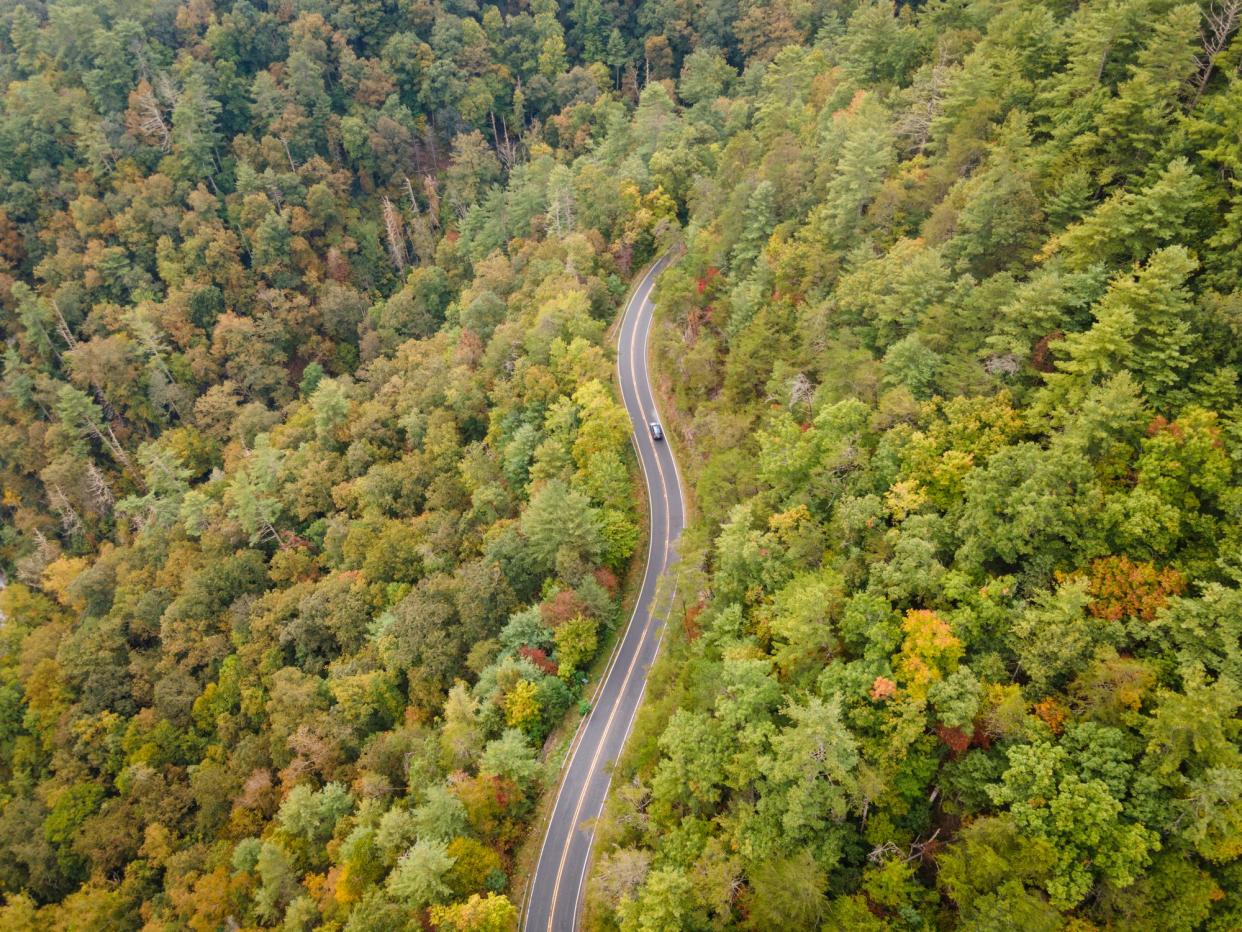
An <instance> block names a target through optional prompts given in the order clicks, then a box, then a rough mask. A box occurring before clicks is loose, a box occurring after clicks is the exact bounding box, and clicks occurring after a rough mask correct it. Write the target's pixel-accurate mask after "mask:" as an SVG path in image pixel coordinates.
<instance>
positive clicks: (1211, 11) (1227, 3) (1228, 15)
mask: <svg viewBox="0 0 1242 932" xmlns="http://www.w3.org/2000/svg"><path fill="white" fill-rule="evenodd" d="M1239 17H1242V0H1223V2H1221V3H1213V4H1212V5H1211V6H1210V7H1208V8H1207V9H1206V10H1204V11H1203V19H1204V21H1205V22H1204V28H1203V29H1202V30H1201V33H1200V35H1201V36H1202V39H1203V54H1202V55H1199V56H1196V61H1197V62H1198V64H1199V75H1198V77H1197V78H1196V79H1195V92H1194V95H1193V96H1192V97H1191V99H1190V109H1191V110H1193V109H1194V108H1195V106H1196V105H1197V104H1198V103H1199V98H1201V97H1202V96H1203V92H1204V90H1206V89H1207V84H1208V81H1210V80H1211V79H1212V70H1213V69H1214V68H1215V67H1216V56H1217V55H1219V54H1220V53H1221V52H1222V51H1224V49H1225V46H1226V45H1227V44H1228V43H1229V37H1230V36H1231V35H1233V33H1234V31H1235V30H1236V29H1237V28H1238V19H1239Z"/></svg>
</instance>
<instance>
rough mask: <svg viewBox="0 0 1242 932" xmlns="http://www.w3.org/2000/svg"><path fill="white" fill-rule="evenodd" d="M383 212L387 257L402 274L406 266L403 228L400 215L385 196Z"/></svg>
mask: <svg viewBox="0 0 1242 932" xmlns="http://www.w3.org/2000/svg"><path fill="white" fill-rule="evenodd" d="M382 203H383V210H384V235H385V237H386V238H387V239H388V255H389V256H391V257H392V264H393V265H395V266H396V267H397V271H398V272H404V271H405V266H406V257H405V227H404V225H403V224H402V222H401V214H400V213H399V212H398V211H397V208H396V207H394V206H393V203H392V201H390V200H389V199H388V196H387V195H385V196H384V199H383V202H382Z"/></svg>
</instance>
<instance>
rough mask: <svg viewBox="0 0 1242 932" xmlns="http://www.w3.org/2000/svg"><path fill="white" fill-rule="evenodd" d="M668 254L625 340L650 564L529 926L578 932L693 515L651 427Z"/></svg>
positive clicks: (559, 814)
mask: <svg viewBox="0 0 1242 932" xmlns="http://www.w3.org/2000/svg"><path fill="white" fill-rule="evenodd" d="M667 261H668V257H667V256H665V257H664V258H663V259H661V260H660V261H659V262H657V263H656V264H655V265H654V266H652V267H651V269H649V270H648V272H647V274H646V275H644V276H643V278H642V281H640V282H639V283H638V287H637V288H636V289H635V290H634V294H633V297H631V299H630V303H629V304H628V305H627V306H626V308H625V315H624V317H623V318H622V320H621V330H620V334H619V336H618V344H617V375H618V378H619V382H620V385H621V395H622V398H623V400H624V402H625V409H626V411H628V412H629V415H630V420H631V421H632V422H633V424H634V437H633V440H634V447H635V449H636V450H637V451H638V459H639V461H640V463H641V464H642V469H643V476H644V478H645V480H646V483H647V500H648V502H650V506H651V534H650V538H649V540H650V543H649V546H648V551H647V568H646V570H645V572H644V574H643V581H642V588H640V589H639V592H638V599H637V601H636V602H635V603H634V613H633V614H632V615H631V616H630V621H629V625H628V626H627V627H626V629H625V633H624V636H623V637H622V638H621V642H620V644H619V645H618V646H617V648H616V649H615V651H614V652H613V655H612V659H611V660H610V661H609V665H608V669H607V671H606V672H605V674H604V680H603V685H602V686H601V687H600V689H599V690H598V692H597V694H596V697H595V705H594V707H593V708H592V709H591V713H590V715H589V716H587V719H586V721H585V722H584V723H583V725H582V726H581V727H580V728H579V730H578V733H577V735H576V736H575V739H574V744H573V746H572V747H571V748H570V758H569V765H568V766H567V767H566V768H565V771H564V775H563V778H562V781H561V787H560V790H559V791H558V792H557V796H556V802H555V804H554V806H553V809H552V815H551V818H550V819H549V821H548V831H547V834H546V835H545V836H544V839H543V847H542V848H541V849H540V852H539V863H538V864H537V865H536V867H535V878H534V880H533V881H532V883H531V893H530V899H529V902H528V905H527V907H526V918H525V923H524V928H525V929H527V930H529V932H536V930H538V932H544V930H547V932H569V930H572V929H574V928H575V927H576V926H577V924H578V912H579V910H580V909H581V906H582V895H583V891H584V889H585V887H586V872H587V865H588V863H589V861H590V857H591V843H592V841H593V840H594V837H595V819H597V818H598V817H599V815H600V813H601V812H602V811H603V808H604V800H605V798H606V797H607V796H608V786H609V784H610V783H611V782H612V764H613V762H614V761H615V760H616V758H617V756H618V755H619V754H620V753H621V749H622V748H623V747H624V746H625V739H626V738H627V737H628V736H629V733H630V728H631V727H633V724H634V717H635V715H636V714H637V712H638V706H639V704H640V703H641V701H642V697H643V690H644V688H645V687H646V685H647V670H648V668H649V667H650V666H651V664H652V662H653V661H654V660H655V657H656V653H657V652H658V650H659V647H660V641H661V638H662V634H663V630H664V621H663V619H662V618H659V617H657V606H656V604H655V602H656V590H657V583H658V581H659V579H660V576H661V574H662V573H663V572H664V570H665V569H667V568H668V566H669V565H670V563H671V562H672V561H673V560H674V559H675V556H676V552H675V550H674V547H675V545H676V542H677V538H678V537H679V536H680V534H681V530H682V527H683V524H684V521H685V507H684V504H683V502H682V497H681V486H680V484H679V482H678V477H677V464H676V462H675V461H674V460H673V453H672V450H670V449H669V446H668V443H667V442H664V441H656V440H654V439H653V438H652V436H651V431H650V429H649V428H648V421H650V420H651V415H652V414H653V413H654V412H655V410H656V405H655V396H654V395H653V394H652V391H651V382H650V379H649V378H648V375H647V341H648V338H649V336H650V334H651V318H652V314H653V312H654V311H655V305H654V304H653V303H652V302H651V289H652V287H653V286H654V285H655V279H656V276H657V275H659V273H660V272H661V270H663V268H664V266H665V265H666V264H667ZM672 599H673V594H672V593H668V594H667V595H665V594H664V593H661V599H660V601H661V606H662V607H663V609H664V611H667V606H668V605H669V604H671V602H672Z"/></svg>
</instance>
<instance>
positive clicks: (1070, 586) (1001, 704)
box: [591, 0, 1242, 932]
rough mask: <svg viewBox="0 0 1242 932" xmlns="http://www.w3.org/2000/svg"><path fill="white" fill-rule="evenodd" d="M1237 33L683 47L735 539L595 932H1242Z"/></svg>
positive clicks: (1191, 15)
mask: <svg viewBox="0 0 1242 932" xmlns="http://www.w3.org/2000/svg"><path fill="white" fill-rule="evenodd" d="M1240 11H1242V4H1238V3H1212V4H1208V3H1205V4H1202V5H1198V4H1193V3H1192V4H1183V3H1168V2H1158V0H1157V2H1151V0H1120V2H1105V3H1084V4H1074V3H1063V2H1055V0H1054V2H1043V3H1037V2H1023V3H989V2H979V3H952V2H946V3H929V4H925V5H920V6H918V7H916V8H902V9H901V10H899V11H898V13H897V15H895V16H894V15H893V10H892V9H891V8H890V7H889V6H888V5H886V4H869V3H862V4H856V5H855V4H850V5H842V6H837V7H834V13H835V14H836V15H835V16H833V15H830V16H829V17H827V18H826V19H825V20H824V21H823V23H822V24H821V25H820V26H819V28H818V31H817V32H816V34H815V36H814V37H813V38H812V39H811V40H810V41H804V42H799V43H798V44H796V45H794V46H793V47H788V46H787V47H785V48H783V49H780V50H779V51H776V53H775V54H774V55H772V56H770V60H767V59H765V58H764V57H763V56H760V60H758V61H756V60H755V59H754V58H753V57H752V58H749V59H748V60H747V63H746V68H745V70H744V71H743V72H741V73H740V74H738V75H735V74H733V73H732V71H731V69H729V68H726V67H724V63H723V62H721V61H720V60H719V59H717V60H716V61H717V68H716V69H713V70H712V71H711V74H713V75H714V76H715V75H718V76H719V77H717V78H716V83H714V84H707V85H703V84H700V83H698V82H699V81H700V80H701V79H702V75H703V74H704V73H705V70H706V69H705V68H704V66H703V64H702V63H704V62H707V61H710V59H708V58H705V57H703V55H702V54H701V53H700V52H696V53H695V55H694V56H691V58H689V59H687V61H686V63H685V67H684V69H683V71H682V76H681V78H680V81H679V83H678V86H677V90H678V94H679V97H680V99H681V103H682V111H681V113H682V117H681V119H682V121H683V122H682V124H681V126H682V128H681V130H680V139H678V140H677V141H676V142H675V143H674V142H672V141H671V140H670V142H669V143H668V144H666V143H664V142H663V141H661V144H660V148H661V149H664V148H666V145H667V146H670V147H672V152H673V153H675V154H673V155H672V156H671V158H670V159H669V163H671V164H672V165H675V166H676V171H677V173H678V175H677V177H678V179H679V180H680V181H681V183H680V185H675V186H673V187H667V186H666V190H667V191H669V192H670V194H671V195H672V196H674V197H675V198H676V199H677V200H678V204H679V209H681V210H683V211H684V213H685V216H684V218H683V219H684V221H685V230H686V234H685V239H686V249H687V251H686V255H685V257H684V258H683V259H682V260H681V261H680V263H678V264H677V265H675V266H673V267H672V268H671V269H670V270H669V271H668V272H667V273H665V274H664V276H663V277H662V280H661V284H660V285H659V287H658V303H659V306H660V309H661V313H662V314H663V315H664V326H663V329H662V331H661V333H660V335H659V337H658V356H657V360H658V362H657V365H656V367H655V368H656V370H657V371H658V372H659V373H661V374H662V377H663V379H664V390H665V393H666V395H667V397H668V399H669V400H670V401H671V402H673V403H674V404H675V408H676V410H677V411H678V412H679V415H678V423H677V426H678V428H679V429H678V436H679V438H680V443H681V448H682V449H683V450H684V451H686V453H687V454H688V458H689V463H688V464H687V465H688V466H689V467H690V471H691V472H692V473H693V482H692V485H693V487H694V489H695V491H696V493H697V502H698V510H699V520H698V521H697V522H696V524H695V525H694V526H693V527H692V528H691V529H690V531H689V533H688V537H687V540H686V542H685V543H684V545H683V547H682V551H683V567H682V571H681V578H680V580H679V585H678V590H679V591H680V592H682V593H685V594H686V596H685V601H686V605H685V607H684V609H683V611H682V613H681V617H680V624H675V626H674V627H675V630H677V631H678V632H679V637H677V638H675V639H674V640H673V643H672V646H671V650H670V653H669V654H668V656H667V657H666V658H665V659H664V661H663V664H662V667H661V669H660V670H659V672H658V673H657V674H656V680H655V682H653V683H652V684H650V686H649V689H648V695H649V696H651V697H654V698H653V699H652V700H651V702H650V704H649V708H648V709H647V710H646V713H645V715H644V716H643V719H642V720H641V722H640V724H639V726H638V728H637V730H636V731H635V735H634V737H633V739H632V745H631V748H630V750H629V755H628V757H627V759H626V761H625V762H624V766H623V768H622V772H621V773H619V774H617V775H616V776H615V779H614V786H619V790H618V792H616V793H615V794H614V799H613V800H612V801H611V809H610V813H609V818H608V824H607V826H606V835H607V844H606V845H605V846H604V848H603V850H602V852H601V855H600V858H599V860H598V862H597V865H596V869H595V871H594V875H595V876H594V893H593V902H592V913H591V915H592V917H593V920H592V924H593V925H594V926H596V927H599V928H613V927H616V926H619V927H620V928H621V929H624V930H658V929H672V928H680V929H711V928H728V927H743V928H752V929H764V930H767V929H813V928H821V927H822V928H824V929H851V930H853V929H858V930H865V929H921V928H961V929H971V930H998V932H999V930H1010V929H1027V930H1058V929H1065V930H1074V932H1085V930H1091V929H1117V930H1123V929H1125V930H1129V929H1133V930H1139V929H1142V930H1157V929H1158V930H1190V929H1211V930H1222V932H1223V930H1232V929H1238V928H1240V927H1242V860H1239V858H1240V856H1242V745H1240V743H1239V739H1240V737H1242V719H1240V718H1239V714H1238V712H1239V707H1240V706H1242V643H1240V639H1242V592H1239V588H1238V587H1239V584H1240V583H1242V488H1240V487H1239V478H1240V476H1242V407H1240V406H1239V402H1240V401H1242V394H1240V393H1239V384H1238V378H1239V367H1240V366H1242V352H1240V350H1239V340H1240V338H1242V278H1240V275H1242V252H1240V251H1239V246H1240V244H1242V226H1240V223H1242V184H1240V178H1242V175H1240V174H1239V172H1240V170H1242V162H1240V158H1242V134H1240V128H1242V78H1240V77H1239V64H1240V63H1242V59H1240V57H1239V56H1240V55H1242V43H1239V42H1238V41H1237V40H1234V43H1233V45H1232V46H1231V45H1230V39H1231V38H1233V35H1234V32H1235V30H1236V29H1237V27H1238V21H1239V13H1240ZM726 61H727V59H726ZM699 88H704V90H703V91H702V92H700V90H699ZM657 158H662V156H661V153H659V152H657V154H656V156H653V158H652V160H651V163H650V165H651V166H652V170H653V173H654V168H655V166H656V165H657Z"/></svg>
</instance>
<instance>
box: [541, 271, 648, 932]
mask: <svg viewBox="0 0 1242 932" xmlns="http://www.w3.org/2000/svg"><path fill="white" fill-rule="evenodd" d="M654 287H655V280H654V278H653V279H652V281H651V282H650V283H649V284H648V285H647V288H646V292H645V293H644V294H643V296H642V298H641V300H640V301H639V302H638V314H639V315H640V316H641V314H642V311H643V306H644V305H645V304H646V303H647V300H648V298H649V297H650V296H651V290H652V288H654ZM638 330H639V326H638V321H637V319H636V321H635V325H634V329H633V331H632V333H631V334H630V381H631V383H632V384H633V386H634V395H635V401H636V403H637V404H638V405H639V408H640V409H641V407H642V397H641V394H640V393H639V391H638V372H637V369H636V368H635V365H634V346H635V343H636V341H637V339H638ZM643 347H644V350H645V348H646V341H645V340H644V341H643ZM623 400H624V396H623ZM639 413H640V414H642V413H643V412H642V411H641V410H640V412H639ZM644 420H645V417H644ZM634 433H635V436H636V437H638V436H640V435H641V433H642V432H641V430H640V429H639V424H635V430H634ZM647 443H648V445H649V446H650V448H651V455H652V458H653V459H654V460H655V464H656V471H657V472H658V473H659V474H660V488H661V490H662V492H663V496H664V503H665V508H664V526H665V534H664V540H663V548H662V554H661V558H660V566H659V570H657V572H663V570H664V567H665V565H666V564H667V562H668V552H669V548H668V541H669V536H670V534H671V532H672V524H671V516H670V514H669V509H668V482H667V479H666V478H665V475H664V467H663V466H662V465H661V463H660V456H659V453H658V451H657V450H656V447H655V443H654V441H652V440H648V441H647ZM639 465H640V466H642V467H643V472H644V474H645V473H646V471H647V470H646V466H645V465H643V462H642V457H641V456H640V457H639ZM648 485H650V483H648ZM651 533H652V534H654V533H655V522H654V521H652V523H651ZM648 561H650V557H648ZM651 565H652V564H651V563H650V562H648V572H650V568H651ZM643 576H644V583H645V582H646V573H644V574H643ZM641 591H642V589H641V587H640V589H639V592H640V594H641ZM654 607H655V606H654V597H653V604H652V609H654ZM655 614H656V613H655V611H654V610H652V611H649V612H648V614H647V621H646V623H645V624H644V626H643V632H642V636H641V637H640V638H639V640H638V644H637V645H636V647H635V649H634V656H633V657H632V658H631V660H630V664H629V666H628V667H627V668H626V671H625V679H624V680H623V681H622V683H621V688H620V690H618V693H617V700H616V702H615V703H614V705H613V707H612V711H611V712H610V713H609V715H608V720H607V721H606V722H605V723H604V730H603V733H602V734H601V735H600V738H599V742H598V744H597V746H596V749H595V753H594V755H592V757H591V763H590V765H589V767H588V768H587V774H586V778H585V779H584V780H583V784H582V789H581V791H580V792H579V794H578V799H577V803H576V805H575V806H574V814H573V818H572V820H571V821H570V829H569V835H568V837H567V838H566V840H565V845H564V847H563V848H562V849H561V858H560V861H559V863H558V864H557V868H556V877H555V879H554V881H553V883H552V898H551V903H550V904H549V907H548V932H552V926H553V922H554V920H555V918H556V907H557V899H558V894H559V892H560V888H561V878H562V876H563V875H564V873H565V862H566V861H567V860H568V858H569V849H570V847H571V846H572V844H573V838H574V834H575V833H576V832H577V829H578V819H579V818H580V816H581V815H582V807H583V805H584V804H585V803H586V795H587V790H588V789H589V788H590V782H591V775H592V774H594V773H595V768H596V767H597V766H598V765H599V759H600V755H601V754H603V752H604V746H605V745H606V744H607V742H608V735H609V733H610V732H611V731H612V725H613V721H614V720H615V719H616V716H617V712H618V711H620V708H621V698H622V697H623V696H624V695H625V691H626V689H627V687H628V686H629V684H630V678H631V676H632V675H633V673H634V668H635V666H636V665H637V663H638V658H639V656H641V654H642V649H641V648H642V645H643V643H644V642H645V641H646V640H647V635H648V634H649V633H650V632H651V625H652V623H653V622H654V620H655ZM579 892H581V881H579ZM576 907H577V903H576V900H575V909H576Z"/></svg>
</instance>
